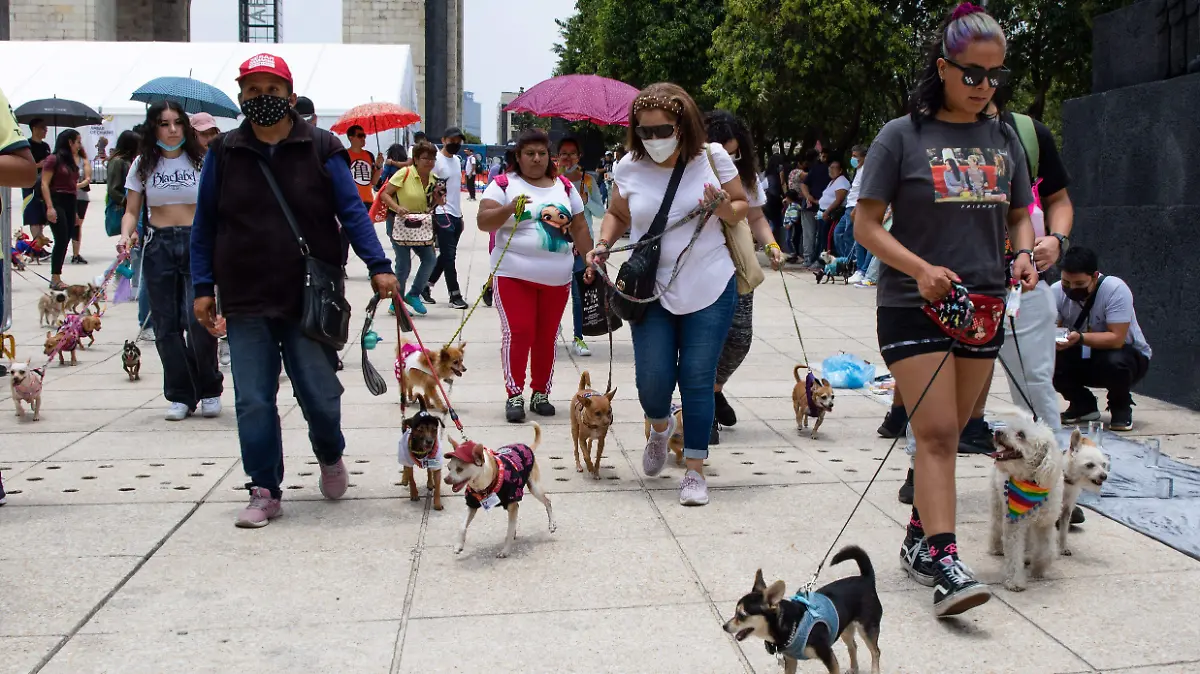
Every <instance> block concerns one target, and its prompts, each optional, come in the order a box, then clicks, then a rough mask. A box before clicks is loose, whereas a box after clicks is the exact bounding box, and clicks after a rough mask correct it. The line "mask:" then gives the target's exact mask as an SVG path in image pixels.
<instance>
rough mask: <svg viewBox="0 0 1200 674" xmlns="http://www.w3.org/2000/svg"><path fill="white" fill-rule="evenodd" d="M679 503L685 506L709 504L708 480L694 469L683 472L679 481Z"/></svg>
mask: <svg viewBox="0 0 1200 674" xmlns="http://www.w3.org/2000/svg"><path fill="white" fill-rule="evenodd" d="M679 504H680V505H685V506H702V505H708V482H707V481H706V480H705V479H704V476H703V475H701V474H700V473H697V472H696V471H694V470H689V471H688V472H686V473H684V474H683V479H682V480H681V481H680V482H679Z"/></svg>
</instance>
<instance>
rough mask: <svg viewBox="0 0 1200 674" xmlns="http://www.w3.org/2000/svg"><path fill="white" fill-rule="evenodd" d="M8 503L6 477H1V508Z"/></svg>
mask: <svg viewBox="0 0 1200 674" xmlns="http://www.w3.org/2000/svg"><path fill="white" fill-rule="evenodd" d="M5 503H8V494H5V493H4V476H3V475H0V506H2V505H4V504H5Z"/></svg>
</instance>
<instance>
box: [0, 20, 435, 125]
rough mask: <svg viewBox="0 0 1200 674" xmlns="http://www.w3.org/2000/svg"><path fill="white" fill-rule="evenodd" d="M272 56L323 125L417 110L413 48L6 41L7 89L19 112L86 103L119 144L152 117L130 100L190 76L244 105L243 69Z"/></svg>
mask: <svg viewBox="0 0 1200 674" xmlns="http://www.w3.org/2000/svg"><path fill="white" fill-rule="evenodd" d="M264 51H265V52H270V53H272V54H275V55H276V56H280V57H282V58H283V59H284V60H285V61H287V64H288V67H289V68H290V69H291V71H292V77H293V79H294V81H295V90H296V93H297V94H298V95H301V96H307V97H309V98H310V99H312V101H313V105H314V106H315V107H316V111H317V116H318V124H319V125H320V126H322V127H325V128H328V127H329V126H330V125H331V124H333V123H334V122H335V121H337V119H338V117H340V116H341V115H342V113H344V112H345V111H346V110H348V109H349V108H352V107H354V106H355V105H359V104H361V103H368V102H370V101H372V100H374V101H379V102H390V103H399V104H400V105H403V106H404V107H406V108H408V109H410V110H417V86H416V78H415V74H414V70H413V62H412V51H411V49H410V48H409V47H408V45H365V44H299V43H295V44H269V45H268V44H252V43H251V44H247V43H241V42H218V43H212V42H209V43H200V42H21V41H15V42H8V41H0V63H3V64H4V67H3V68H0V90H3V91H4V93H5V94H6V95H7V96H8V100H9V102H10V103H11V104H12V106H13V107H14V108H16V107H18V106H20V105H21V104H22V103H25V102H27V101H31V100H37V99H41V98H51V97H54V96H58V97H60V98H68V99H71V100H75V101H79V102H81V103H85V104H87V105H89V106H91V107H92V108H93V109H95V110H97V111H98V112H100V113H101V114H102V115H103V116H104V118H105V123H104V124H103V125H101V126H96V127H91V128H90V129H87V131H88V132H90V133H91V135H93V136H95V137H98V136H102V135H103V136H109V137H110V138H111V137H112V136H113V135H114V134H117V133H120V132H121V131H123V130H125V129H128V128H131V127H133V126H134V125H135V124H137V123H139V122H141V121H143V120H144V119H145V114H146V105H145V104H144V103H139V102H137V101H131V100H129V97H130V95H131V94H132V93H133V92H134V91H135V90H136V89H137V88H138V87H140V86H141V85H143V84H145V83H146V82H148V81H150V80H152V79H154V78H156V77H163V76H179V77H187V76H190V77H193V78H195V79H197V80H200V81H203V82H207V83H209V84H212V85H213V86H216V87H217V88H219V89H221V90H222V91H224V92H225V93H226V94H228V95H229V98H230V99H232V100H233V101H235V102H236V101H237V94H238V88H237V82H236V81H235V78H236V77H237V74H238V66H240V65H241V64H242V63H243V62H244V61H245V60H246V59H248V58H250V57H251V56H253V55H255V54H258V53H261V52H264ZM217 123H218V124H219V125H220V127H221V128H222V129H224V130H229V129H231V128H234V127H235V126H236V125H237V124H238V122H237V121H235V120H232V119H221V118H218V119H217ZM414 128H415V127H414ZM81 131H82V129H81ZM398 137H399V133H398V132H397V133H392V132H388V133H385V134H381V137H380V139H379V142H380V143H381V144H382V145H384V146H385V147H386V145H388V144H390V143H391V142H393V141H394V140H395V139H397V138H398ZM368 143H369V145H368V147H370V146H371V145H374V141H373V140H371V139H368ZM91 145H94V141H93V143H92V144H91Z"/></svg>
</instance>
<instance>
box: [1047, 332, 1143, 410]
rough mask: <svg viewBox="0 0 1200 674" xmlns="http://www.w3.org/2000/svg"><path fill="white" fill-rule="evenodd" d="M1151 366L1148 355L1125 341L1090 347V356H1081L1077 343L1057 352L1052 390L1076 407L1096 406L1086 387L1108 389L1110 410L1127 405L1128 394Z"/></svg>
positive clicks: (1082, 408)
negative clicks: (1114, 346) (1115, 345)
mask: <svg viewBox="0 0 1200 674" xmlns="http://www.w3.org/2000/svg"><path fill="white" fill-rule="evenodd" d="M1148 369H1150V359H1149V358H1146V357H1145V356H1143V355H1142V354H1141V353H1139V352H1138V351H1137V349H1134V348H1133V347H1132V346H1130V345H1128V344H1126V345H1125V346H1123V347H1121V348H1119V349H1092V354H1091V357H1090V358H1084V357H1083V348H1082V347H1079V346H1075V347H1072V348H1070V349H1064V350H1062V351H1059V352H1058V356H1057V358H1055V360H1054V390H1055V391H1058V392H1059V393H1061V394H1062V397H1064V398H1066V399H1067V402H1069V403H1071V407H1073V408H1074V409H1075V410H1076V411H1080V412H1089V411H1092V410H1095V409H1096V397H1095V396H1093V395H1092V392H1091V391H1089V390H1088V387H1091V388H1102V389H1106V390H1107V391H1108V407H1109V409H1110V410H1118V409H1129V407H1130V406H1131V405H1133V396H1131V395H1130V394H1129V390H1130V389H1132V388H1133V387H1134V386H1135V385H1137V383H1138V382H1140V381H1141V380H1142V378H1143V377H1145V376H1146V371H1147V370H1148Z"/></svg>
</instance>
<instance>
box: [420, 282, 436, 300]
mask: <svg viewBox="0 0 1200 674" xmlns="http://www.w3.org/2000/svg"><path fill="white" fill-rule="evenodd" d="M421 301H422V302H424V303H425V304H437V300H435V299H433V293H432V292H430V290H429V286H425V289H424V290H422V291H421Z"/></svg>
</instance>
